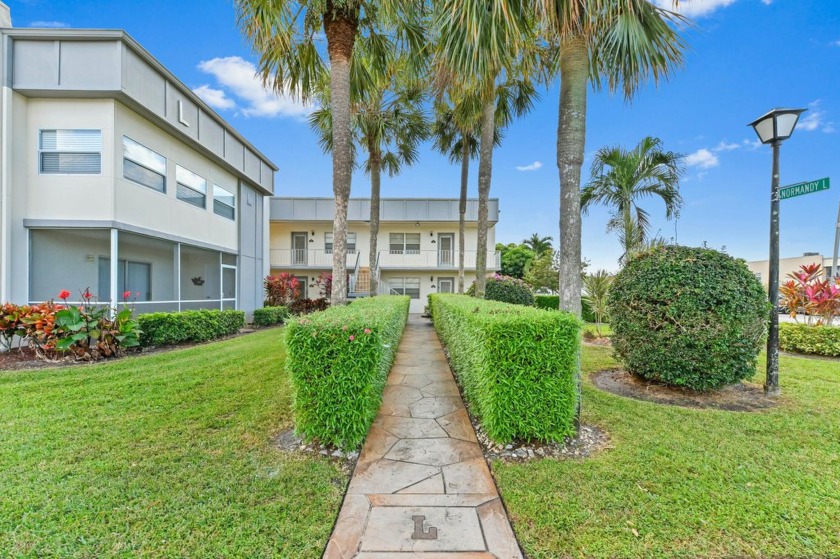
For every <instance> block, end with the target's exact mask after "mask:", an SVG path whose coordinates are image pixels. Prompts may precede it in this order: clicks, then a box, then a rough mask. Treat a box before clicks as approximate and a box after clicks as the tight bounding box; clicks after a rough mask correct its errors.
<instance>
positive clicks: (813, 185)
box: [779, 177, 829, 200]
mask: <svg viewBox="0 0 840 559" xmlns="http://www.w3.org/2000/svg"><path fill="white" fill-rule="evenodd" d="M828 183H829V181H828V177H825V178H824V179H817V180H815V181H808V182H800V183H797V184H792V185H790V186H783V187H782V188H780V189H779V198H780V199H781V200H785V199H787V198H793V197H794V196H802V195H803V194H812V193H814V192H819V191H821V190H828Z"/></svg>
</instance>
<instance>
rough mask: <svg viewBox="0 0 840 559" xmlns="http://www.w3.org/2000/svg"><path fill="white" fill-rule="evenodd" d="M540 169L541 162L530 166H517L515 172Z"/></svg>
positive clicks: (535, 162)
mask: <svg viewBox="0 0 840 559" xmlns="http://www.w3.org/2000/svg"><path fill="white" fill-rule="evenodd" d="M540 167H542V162H541V161H534V162H533V163H531V164H530V165H521V166H517V167H516V170H517V171H536V170H537V169H539V168H540Z"/></svg>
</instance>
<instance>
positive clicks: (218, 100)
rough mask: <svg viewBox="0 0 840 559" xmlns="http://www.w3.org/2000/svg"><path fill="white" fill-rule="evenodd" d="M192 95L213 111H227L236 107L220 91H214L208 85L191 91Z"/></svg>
mask: <svg viewBox="0 0 840 559" xmlns="http://www.w3.org/2000/svg"><path fill="white" fill-rule="evenodd" d="M193 93H195V94H196V95H198V96H199V97H201V100H202V101H204V102H205V103H207V104H208V105H210V106H211V107H213V108H214V109H219V110H227V109H232V108H234V107H235V106H236V102H235V101H234V100H233V99H231V98H229V97H228V96H227V94H226V93H225V92H224V90H222V89H214V88H212V87H210V86H209V85H200V86H198V87H196V88H195V89H193Z"/></svg>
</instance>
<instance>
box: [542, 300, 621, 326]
mask: <svg viewBox="0 0 840 559" xmlns="http://www.w3.org/2000/svg"><path fill="white" fill-rule="evenodd" d="M580 305H581V315H582V318H583V321H584V322H597V321H598V319H597V318H596V316H595V313H594V312H593V311H592V307H591V306H590V305H589V302H588V301H587V300H586V299H581V301H580ZM534 306H535V307H537V308H538V309H544V310H547V311H556V310H558V309H559V308H560V296H559V295H534ZM608 322H609V321H608V320H604V322H603V323H602V324H607V323H608Z"/></svg>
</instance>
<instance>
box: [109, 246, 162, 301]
mask: <svg viewBox="0 0 840 559" xmlns="http://www.w3.org/2000/svg"><path fill="white" fill-rule="evenodd" d="M110 289H111V259H110V258H107V257H104V256H100V257H99V299H100V300H101V301H108V300H110V299H111V293H110ZM126 291H131V297H130V299H131V300H136V301H151V300H152V265H151V264H149V263H148V262H132V261H131V260H122V259H120V260H118V261H117V297H118V298H122V295H123V293H125V292H126Z"/></svg>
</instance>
